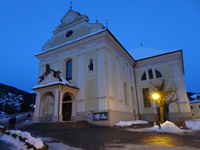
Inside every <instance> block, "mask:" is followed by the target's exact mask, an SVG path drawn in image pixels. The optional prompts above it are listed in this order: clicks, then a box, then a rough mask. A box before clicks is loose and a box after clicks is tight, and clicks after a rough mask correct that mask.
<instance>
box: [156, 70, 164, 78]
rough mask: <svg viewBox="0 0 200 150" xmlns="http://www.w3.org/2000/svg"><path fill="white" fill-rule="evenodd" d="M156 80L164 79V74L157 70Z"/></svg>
mask: <svg viewBox="0 0 200 150" xmlns="http://www.w3.org/2000/svg"><path fill="white" fill-rule="evenodd" d="M155 71H156V78H162V74H161V73H160V71H158V70H156V69H155Z"/></svg>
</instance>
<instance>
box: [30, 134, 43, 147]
mask: <svg viewBox="0 0 200 150" xmlns="http://www.w3.org/2000/svg"><path fill="white" fill-rule="evenodd" d="M26 142H28V143H30V144H31V145H33V146H34V147H35V148H37V149H41V148H42V147H43V146H44V144H43V141H42V140H41V139H40V138H34V137H30V138H29V139H27V140H26Z"/></svg>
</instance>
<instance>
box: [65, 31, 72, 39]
mask: <svg viewBox="0 0 200 150" xmlns="http://www.w3.org/2000/svg"><path fill="white" fill-rule="evenodd" d="M72 34H73V31H72V30H69V31H68V32H67V33H66V37H67V38H68V37H70V36H72Z"/></svg>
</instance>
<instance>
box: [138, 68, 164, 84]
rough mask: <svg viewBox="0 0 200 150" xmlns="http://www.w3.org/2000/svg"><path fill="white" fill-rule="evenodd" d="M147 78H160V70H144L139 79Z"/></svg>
mask: <svg viewBox="0 0 200 150" xmlns="http://www.w3.org/2000/svg"><path fill="white" fill-rule="evenodd" d="M147 77H148V79H150V80H151V79H156V78H162V77H163V76H162V74H161V72H160V71H158V70H156V69H148V71H144V72H143V74H142V77H141V80H142V81H144V80H147Z"/></svg>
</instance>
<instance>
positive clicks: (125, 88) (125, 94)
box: [124, 83, 128, 105]
mask: <svg viewBox="0 0 200 150" xmlns="http://www.w3.org/2000/svg"><path fill="white" fill-rule="evenodd" d="M127 95H128V94H127V84H126V83H124V99H125V104H126V105H127Z"/></svg>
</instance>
